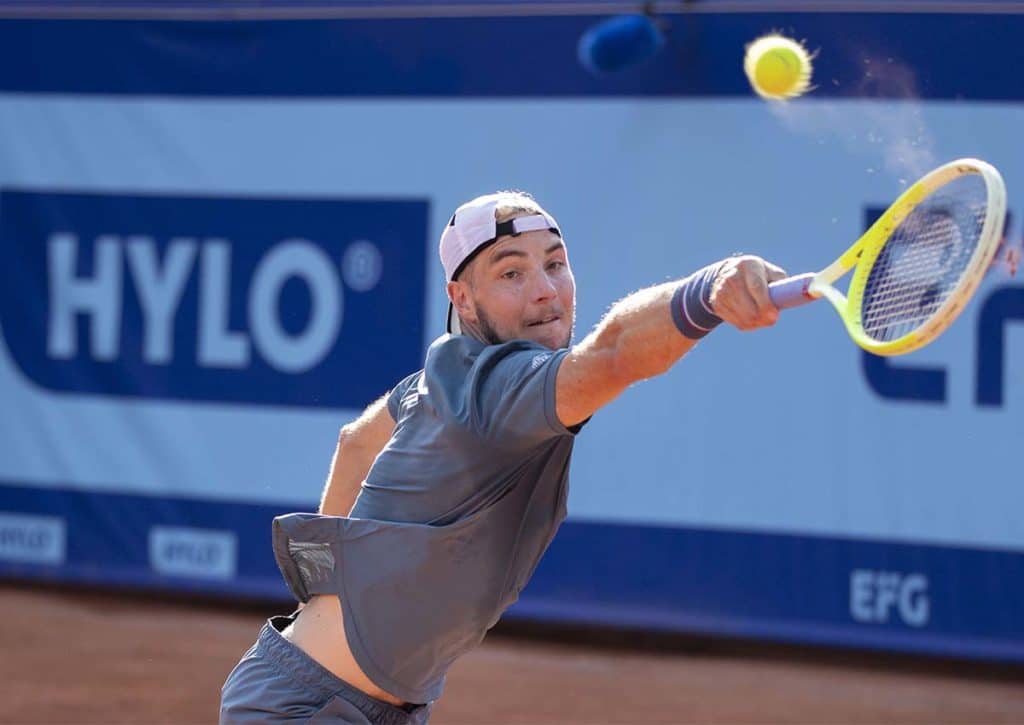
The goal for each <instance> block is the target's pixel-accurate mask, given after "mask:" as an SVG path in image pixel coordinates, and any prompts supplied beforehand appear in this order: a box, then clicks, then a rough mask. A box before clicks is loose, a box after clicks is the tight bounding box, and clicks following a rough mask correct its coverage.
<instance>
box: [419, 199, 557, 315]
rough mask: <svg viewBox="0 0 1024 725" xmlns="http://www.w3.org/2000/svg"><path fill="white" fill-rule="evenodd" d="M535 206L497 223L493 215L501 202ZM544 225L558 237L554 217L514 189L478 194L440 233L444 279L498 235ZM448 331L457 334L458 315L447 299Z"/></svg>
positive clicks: (531, 229)
mask: <svg viewBox="0 0 1024 725" xmlns="http://www.w3.org/2000/svg"><path fill="white" fill-rule="evenodd" d="M524 201H527V202H528V203H529V205H530V206H535V207H536V208H537V211H536V213H534V214H531V215H529V216H522V217H517V218H515V219H510V220H508V221H506V222H501V223H500V224H499V223H498V222H497V220H496V219H495V210H496V209H497V208H498V207H499V206H501V205H502V204H503V203H504V204H517V203H518V204H523V203H524ZM538 229H547V230H549V231H552V232H554V233H555V234H557V235H558V236H559V237H561V236H562V232H561V230H559V228H558V222H556V221H555V218H554V217H553V216H551V215H550V214H548V213H547V212H546V211H544V210H543V209H541V208H540V205H539V204H537V203H536V202H535V201H533V200H532V199H524V197H523V196H522V195H520V194H516V193H513V192H507V191H506V192H499V193H497V194H486V195H485V196H478V197H477V198H475V199H473V200H472V201H467V202H466V203H465V204H463V205H462V206H460V207H459V208H458V209H456V210H455V214H453V215H452V218H451V220H450V221H449V222H448V225H447V226H446V227H445V228H444V231H443V232H442V233H441V244H440V246H439V251H440V253H441V265H442V266H443V267H444V275H445V280H446V281H447V282H451V281H452V280H453V279H455V278H456V277H457V276H458V275H459V273H460V272H461V271H462V270H463V269H464V268H465V267H466V265H467V264H469V263H470V262H471V261H472V260H473V258H474V257H475V256H476V255H477V254H479V253H480V252H481V251H482V250H484V249H485V248H486V247H489V246H490V245H491V244H493V243H494V242H496V241H497V240H498V238H499V237H504V236H507V235H512V236H515V235H517V234H522V233H523V232H533V231H537V230H538ZM447 329H448V332H450V333H452V334H454V335H458V334H460V333H461V329H460V327H459V316H458V315H456V314H455V310H454V308H453V307H452V304H451V303H450V302H449V303H448V325H447Z"/></svg>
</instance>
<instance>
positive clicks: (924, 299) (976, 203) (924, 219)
mask: <svg viewBox="0 0 1024 725" xmlns="http://www.w3.org/2000/svg"><path fill="white" fill-rule="evenodd" d="M987 202H988V199H987V189H986V186H985V182H984V180H983V179H982V178H981V177H980V176H977V175H971V176H963V177H958V178H956V179H954V180H953V181H951V182H949V183H948V184H946V185H944V186H942V187H940V188H939V189H937V190H935V191H934V192H932V193H931V194H929V195H928V196H927V197H926V198H925V199H924V200H923V201H922V202H921V203H919V204H918V205H917V206H915V207H914V208H913V209H912V210H911V211H910V213H909V214H908V215H907V216H906V218H904V219H903V221H902V222H901V223H900V224H899V225H898V226H897V227H896V229H894V230H893V232H892V234H891V235H890V236H889V239H888V241H887V242H886V243H885V246H884V247H883V248H882V251H881V252H880V254H879V255H878V258H877V259H876V260H875V263H874V265H872V268H871V271H870V273H869V274H868V279H867V282H866V284H865V287H864V295H863V299H862V302H861V324H862V327H863V329H864V332H865V333H866V334H867V335H868V336H869V337H871V338H873V339H875V340H878V341H880V342H888V341H890V340H895V339H898V338H900V337H903V336H904V335H907V334H909V333H911V332H913V331H914V330H916V329H917V328H919V327H921V326H922V325H923V324H925V323H926V322H927V321H928V320H929V319H930V318H931V317H932V316H933V315H934V314H935V313H936V312H937V311H938V310H939V308H940V307H942V304H943V303H944V302H945V301H946V300H947V299H948V298H949V296H950V295H951V294H952V293H953V292H954V291H955V290H956V288H957V286H958V285H959V283H960V280H961V278H962V277H963V275H964V272H965V271H966V270H967V267H968V265H969V264H970V261H971V258H972V257H973V255H974V251H975V249H976V248H977V246H978V243H979V240H980V238H981V233H982V229H983V227H984V221H985V215H986V210H987Z"/></svg>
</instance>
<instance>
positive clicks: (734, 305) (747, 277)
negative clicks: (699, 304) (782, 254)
mask: <svg viewBox="0 0 1024 725" xmlns="http://www.w3.org/2000/svg"><path fill="white" fill-rule="evenodd" d="M785 277H786V271H785V270H784V269H782V268H780V267H777V266H775V265H774V264H769V263H767V262H765V261H764V260H763V259H761V258H760V257H755V256H752V255H748V256H743V257H734V258H732V259H730V260H729V261H728V263H727V264H726V265H725V266H724V267H723V268H722V271H721V272H720V276H719V278H718V279H717V280H716V284H715V289H714V291H713V293H712V303H713V307H714V310H715V313H716V314H717V315H718V316H719V317H721V318H722V319H723V320H725V321H726V322H729V323H730V324H732V325H733V326H734V327H737V328H739V329H740V330H753V329H756V328H758V327H767V326H768V325H773V324H775V322H776V321H777V320H778V318H779V310H778V308H776V307H775V305H774V304H772V301H771V297H770V296H769V294H768V284H769V282H770V281H774V280H776V279H783V278H785Z"/></svg>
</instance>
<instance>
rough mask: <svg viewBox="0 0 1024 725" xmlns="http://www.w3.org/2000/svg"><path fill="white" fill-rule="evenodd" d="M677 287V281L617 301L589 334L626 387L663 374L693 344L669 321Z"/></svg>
mask: <svg viewBox="0 0 1024 725" xmlns="http://www.w3.org/2000/svg"><path fill="white" fill-rule="evenodd" d="M678 287H679V282H678V281H675V282H667V283H665V284H661V285H657V286H655V287H648V288H646V289H642V290H640V291H638V292H634V293H633V294H631V295H629V296H628V297H625V298H624V299H621V300H619V301H618V302H616V303H615V304H614V305H613V306H612V308H611V309H610V310H609V311H608V314H606V315H605V316H604V318H603V319H602V320H601V322H600V324H598V326H597V328H596V329H595V330H594V332H593V333H592V336H593V337H594V346H595V347H596V348H600V349H607V350H609V351H610V352H611V353H612V355H613V360H614V368H615V369H614V374H615V376H616V377H617V378H620V379H622V380H623V381H624V382H626V383H627V384H628V383H629V382H633V381H637V380H645V379H647V378H650V377H653V376H655V375H659V374H661V373H664V372H665V371H666V370H668V369H669V368H671V367H672V365H673V364H674V363H675V362H676V361H677V360H679V358H681V357H682V356H683V355H685V354H686V352H687V351H689V350H690V349H691V348H692V347H693V346H694V345H695V344H696V343H697V340H696V339H690V338H687V337H684V336H683V335H682V334H681V333H680V331H679V328H678V327H677V326H676V323H675V321H674V320H673V317H672V309H671V305H672V298H673V295H674V294H675V292H676V290H677V289H678Z"/></svg>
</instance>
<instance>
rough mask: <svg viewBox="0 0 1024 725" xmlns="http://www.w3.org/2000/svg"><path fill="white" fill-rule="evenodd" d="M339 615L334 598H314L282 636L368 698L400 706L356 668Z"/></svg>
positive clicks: (396, 700) (392, 696)
mask: <svg viewBox="0 0 1024 725" xmlns="http://www.w3.org/2000/svg"><path fill="white" fill-rule="evenodd" d="M342 616H343V615H342V612H341V602H340V600H339V599H338V597H336V596H334V595H319V596H315V597H313V598H312V599H310V600H309V603H307V604H306V606H305V607H303V608H302V611H301V612H300V613H299V616H298V617H296V618H295V621H294V622H293V623H292V624H290V625H289V626H288V627H287V628H286V629H285V630H284V632H282V634H283V635H284V637H285V639H288V640H290V641H291V642H292V643H293V644H294V645H295V646H296V647H298V648H299V649H301V650H302V651H303V652H305V653H306V654H308V655H309V656H310V657H312V658H313V659H314V660H316V661H317V662H318V663H319V664H320V666H321V667H323V668H325V669H327V670H329V671H330V672H331V673H332V674H333V675H334V676H335V677H337V678H339V679H341V680H344V681H345V682H347V683H348V684H350V685H352V686H353V687H355V688H357V689H359V690H362V691H363V692H365V693H366V694H367V695H369V696H370V697H375V698H377V699H378V700H383V701H384V702H389V703H391V704H392V705H401V704H403V701H402V700H400V699H399V698H397V697H395V696H394V695H392V694H391V693H389V692H385V691H384V690H382V689H380V688H379V687H377V686H376V685H375V684H373V682H372V681H371V680H370V678H369V677H367V676H366V673H365V672H363V670H362V668H360V667H359V664H358V663H357V662H356V660H355V657H353V656H352V649H351V648H350V647H349V646H348V639H347V638H346V636H345V625H344V620H343V619H342Z"/></svg>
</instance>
